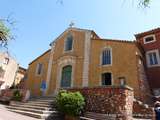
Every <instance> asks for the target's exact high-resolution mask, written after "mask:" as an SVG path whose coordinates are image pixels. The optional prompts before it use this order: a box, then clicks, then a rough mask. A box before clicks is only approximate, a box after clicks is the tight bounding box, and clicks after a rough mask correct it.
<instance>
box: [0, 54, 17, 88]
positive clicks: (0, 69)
mask: <svg viewBox="0 0 160 120" xmlns="http://www.w3.org/2000/svg"><path fill="white" fill-rule="evenodd" d="M17 69H18V64H17V61H16V60H15V59H14V58H13V57H11V56H10V55H9V54H8V53H7V52H0V82H1V83H2V84H1V86H0V89H5V88H8V87H10V86H12V85H13V82H14V79H15V75H16V71H17Z"/></svg>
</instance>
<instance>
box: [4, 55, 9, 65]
mask: <svg viewBox="0 0 160 120" xmlns="http://www.w3.org/2000/svg"><path fill="white" fill-rule="evenodd" d="M3 64H5V65H8V64H9V58H8V57H5V58H4V61H3Z"/></svg>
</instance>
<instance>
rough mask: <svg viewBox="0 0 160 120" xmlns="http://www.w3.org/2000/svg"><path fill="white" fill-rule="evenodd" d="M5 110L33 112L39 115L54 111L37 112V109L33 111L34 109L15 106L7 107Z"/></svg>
mask: <svg viewBox="0 0 160 120" xmlns="http://www.w3.org/2000/svg"><path fill="white" fill-rule="evenodd" d="M6 108H8V109H14V110H21V111H28V112H34V113H39V114H51V113H53V112H55V111H49V110H39V109H34V108H25V107H15V106H7V107H6Z"/></svg>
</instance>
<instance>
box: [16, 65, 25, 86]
mask: <svg viewBox="0 0 160 120" xmlns="http://www.w3.org/2000/svg"><path fill="white" fill-rule="evenodd" d="M25 74H26V69H25V68H23V67H19V68H18V70H17V73H16V77H15V80H14V85H18V84H19V83H20V82H21V80H23V78H24V76H25Z"/></svg>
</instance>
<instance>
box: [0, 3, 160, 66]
mask: <svg viewBox="0 0 160 120" xmlns="http://www.w3.org/2000/svg"><path fill="white" fill-rule="evenodd" d="M0 1H1V7H0V17H2V18H5V17H7V16H8V15H9V14H11V18H12V19H14V20H16V21H17V22H16V25H15V27H16V28H17V29H16V30H13V31H12V32H13V33H14V34H15V35H16V36H17V37H16V39H15V40H14V41H11V42H10V45H9V51H10V53H11V55H12V56H14V57H15V58H16V59H17V61H18V62H19V63H20V65H22V66H23V67H25V68H27V67H28V64H29V63H30V62H31V61H32V60H34V59H35V58H36V57H37V56H39V55H40V54H42V53H43V52H45V51H46V50H48V49H49V43H50V42H52V41H53V40H54V39H55V38H56V37H57V36H58V35H59V34H60V33H62V32H63V31H64V30H65V29H66V28H67V27H68V26H69V23H70V22H71V21H74V22H75V27H79V28H86V29H92V30H94V31H95V32H96V33H97V34H98V35H99V36H100V37H102V38H112V39H114V38H115V39H125V40H126V39H127V40H133V39H134V34H135V33H138V32H143V31H146V30H150V29H153V28H157V27H159V26H160V14H159V12H160V0H153V2H152V4H151V5H150V8H148V9H142V8H138V7H137V3H136V1H138V0H64V2H63V4H60V3H58V2H57V0H0Z"/></svg>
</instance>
